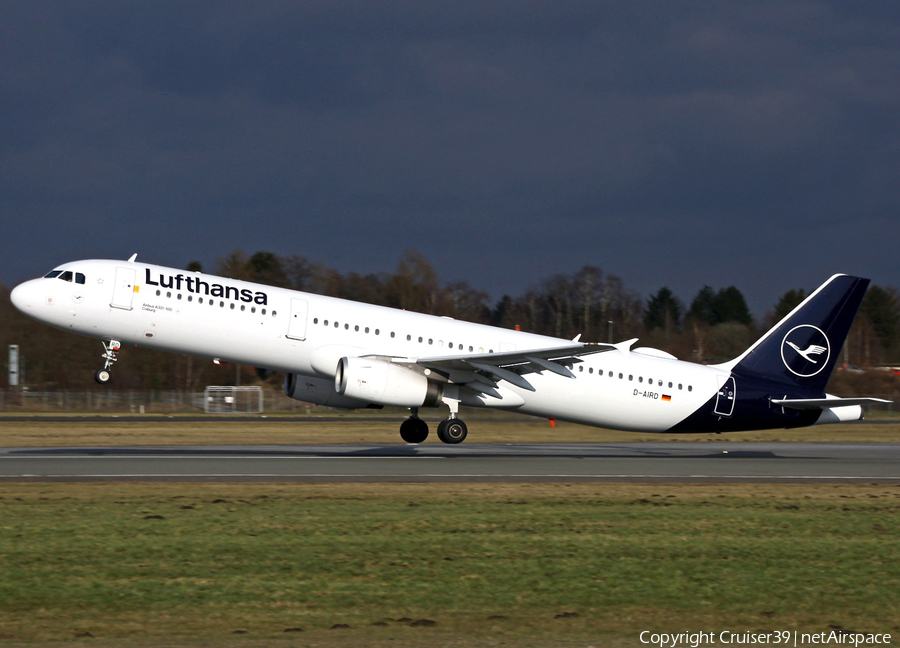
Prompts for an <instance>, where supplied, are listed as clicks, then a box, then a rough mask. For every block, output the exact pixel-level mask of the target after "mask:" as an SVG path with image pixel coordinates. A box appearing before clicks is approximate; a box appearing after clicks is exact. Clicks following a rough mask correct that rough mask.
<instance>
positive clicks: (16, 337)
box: [0, 250, 900, 391]
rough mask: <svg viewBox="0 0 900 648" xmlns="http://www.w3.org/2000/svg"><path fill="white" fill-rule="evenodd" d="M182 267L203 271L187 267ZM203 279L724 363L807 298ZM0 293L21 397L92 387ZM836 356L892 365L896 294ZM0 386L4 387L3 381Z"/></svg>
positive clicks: (258, 263)
mask: <svg viewBox="0 0 900 648" xmlns="http://www.w3.org/2000/svg"><path fill="white" fill-rule="evenodd" d="M186 269H187V270H189V271H196V270H205V269H204V268H202V267H201V265H200V264H199V263H198V262H195V261H192V262H191V263H189V264H188V265H187V267H186ZM211 272H212V273H213V274H216V275H221V276H225V277H230V278H233V279H240V280H244V281H252V282H257V283H263V284H268V285H272V286H278V287H283V288H291V289H295V290H302V291H306V292H311V293H316V294H321V295H328V296H332V297H340V298H343V299H350V300H354V301H361V302H366V303H370V304H378V305H383V306H389V307H393V308H401V309H406V310H410V311H416V312H421V313H428V314H432V315H444V316H448V317H453V318H456V319H461V320H467V321H472V322H478V323H482V324H490V325H493V326H499V327H504V328H518V329H521V330H523V331H529V332H533V333H540V334H543V335H550V336H554V337H560V338H566V339H573V338H575V337H576V336H580V338H579V339H580V340H582V341H599V342H607V341H620V340H624V339H629V338H635V337H637V338H640V342H639V345H640V346H652V347H656V348H659V349H662V350H664V351H668V352H669V353H672V354H673V355H675V356H676V357H679V358H682V359H687V360H694V361H697V362H706V363H711V362H717V361H724V360H727V359H730V358H733V357H735V356H736V355H738V354H739V353H741V352H742V351H743V350H744V349H746V348H747V347H748V346H749V345H750V344H751V343H752V342H753V341H754V340H755V339H756V338H757V337H758V336H759V335H760V334H761V332H763V331H765V330H767V329H768V328H769V327H770V326H771V325H772V324H773V323H775V322H777V321H778V320H779V319H781V318H782V317H783V316H784V315H785V314H787V313H788V312H789V311H790V310H791V309H792V308H793V307H795V306H796V305H797V304H799V303H800V302H801V301H802V300H803V299H804V298H805V297H806V296H807V295H806V293H805V291H804V290H802V289H799V290H798V289H793V290H789V291H787V292H786V293H785V294H784V295H782V296H781V298H780V299H779V300H778V301H777V302H776V303H775V304H774V305H773V307H772V309H771V310H770V311H769V312H768V313H766V315H765V316H764V317H763V319H762V321H759V322H757V321H755V320H754V318H753V317H752V315H751V313H750V310H749V308H748V307H747V303H746V301H745V299H744V296H743V294H742V293H741V291H740V290H739V289H738V288H737V287H735V286H728V287H725V288H721V289H718V290H716V289H714V288H712V287H710V286H704V287H702V288H701V289H700V290H699V291H698V292H697V294H696V295H695V296H694V297H693V299H692V300H691V301H690V302H689V303H687V304H686V303H684V302H682V301H681V300H680V299H679V298H678V297H677V296H676V295H675V294H674V293H673V292H672V291H671V290H670V289H669V288H666V287H662V288H660V289H659V290H658V291H657V292H656V293H655V294H653V295H652V296H650V297H649V299H646V300H644V299H642V298H641V296H640V295H639V294H638V293H636V292H635V291H633V290H631V289H629V288H628V287H627V286H626V285H625V282H624V281H623V280H622V279H621V278H620V277H618V276H617V275H615V274H612V273H609V272H605V271H603V270H601V269H600V268H598V267H596V266H591V265H586V266H584V267H582V268H581V269H579V270H577V271H575V272H573V273H570V274H556V275H553V276H551V277H548V278H546V279H544V280H542V281H540V282H538V283H537V284H536V285H534V286H533V287H531V288H529V289H528V290H526V291H525V292H524V293H522V294H520V295H517V296H512V295H503V296H501V297H500V298H499V299H498V300H496V302H493V303H492V301H491V298H490V296H489V295H488V293H486V292H484V291H483V290H480V289H478V288H475V287H473V286H471V285H469V284H468V283H466V282H451V283H445V282H443V281H441V279H440V277H439V276H438V273H437V272H436V271H435V269H434V267H433V266H432V265H431V264H430V263H429V262H428V260H427V258H426V257H425V256H424V255H422V254H421V253H419V252H416V251H407V252H405V253H404V254H403V255H402V256H401V257H400V259H399V261H398V263H397V266H396V269H395V270H394V271H393V272H383V273H371V274H359V273H356V272H346V273H342V272H340V271H338V270H336V269H334V268H331V267H328V266H327V265H325V264H323V263H321V262H316V261H310V260H309V259H307V258H305V257H302V256H297V255H290V256H282V255H276V254H273V253H271V252H265V251H259V252H256V253H254V254H252V255H251V254H247V253H245V252H243V251H241V250H235V251H233V252H231V253H229V254H228V255H226V256H224V257H222V258H220V259H218V260H217V262H216V263H215V266H214V267H213V268H212V269H211ZM0 290H2V292H3V298H2V299H0V343H2V345H3V347H4V349H5V348H6V346H7V345H9V344H18V345H19V346H20V353H21V356H22V359H23V381H24V384H26V385H28V387H29V388H30V389H32V390H44V389H84V388H87V387H90V386H93V385H94V384H93V381H92V375H93V371H94V370H95V369H97V368H99V367H100V366H101V364H102V361H101V360H100V353H101V352H102V348H101V346H100V344H99V342H96V341H92V340H88V339H86V338H82V337H78V336H75V335H67V334H63V333H60V332H58V331H55V330H54V329H51V328H50V327H47V326H43V325H38V324H35V322H34V321H32V320H29V319H28V318H26V317H25V316H24V315H22V314H20V313H19V312H18V311H16V310H15V308H14V307H13V306H12V304H11V302H10V301H9V290H10V289H9V288H8V287H5V286H2V287H0ZM845 346H846V351H845V352H844V353H843V358H846V359H847V361H848V362H850V363H851V364H856V365H863V366H868V365H876V364H886V363H897V364H900V294H898V292H897V290H896V289H893V288H885V287H881V286H874V285H873V286H871V287H870V288H869V291H868V293H867V294H866V297H865V299H864V301H863V304H862V307H861V309H860V313H859V315H858V317H857V319H856V322H855V323H854V326H853V329H852V330H851V333H850V337H849V340H848V342H847V344H846V345H845ZM123 351H124V352H123V354H122V360H121V361H120V362H119V363H118V364H117V366H116V373H115V378H114V383H113V384H112V387H113V388H122V389H175V390H187V391H195V390H200V389H202V388H203V387H204V386H205V385H211V384H216V385H229V384H234V383H235V382H236V381H240V382H241V383H242V384H250V383H253V382H254V381H255V380H257V379H256V376H255V374H254V370H253V368H251V367H244V368H235V367H234V366H233V365H232V366H230V367H229V366H227V365H226V366H216V365H214V364H213V363H212V362H210V361H207V360H202V359H198V358H192V357H188V356H181V355H177V354H169V353H163V352H158V351H154V350H152V349H144V348H125V349H123ZM5 357H6V354H5V352H4V358H5ZM843 358H842V359H843ZM3 381H4V384H5V381H6V374H4V378H3Z"/></svg>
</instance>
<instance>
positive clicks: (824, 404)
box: [772, 398, 893, 410]
mask: <svg viewBox="0 0 900 648" xmlns="http://www.w3.org/2000/svg"><path fill="white" fill-rule="evenodd" d="M892 402H893V401H889V400H884V399H883V398H773V399H772V404H773V405H780V406H781V407H789V408H791V409H797V410H817V409H818V410H820V409H831V408H832V407H850V406H852V405H874V404H875V403H892Z"/></svg>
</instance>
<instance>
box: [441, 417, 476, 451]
mask: <svg viewBox="0 0 900 648" xmlns="http://www.w3.org/2000/svg"><path fill="white" fill-rule="evenodd" d="M437 433H438V438H439V439H440V440H441V441H443V442H444V443H449V444H451V445H456V444H457V443H462V442H463V441H465V440H466V437H467V436H468V435H469V429H468V428H467V427H466V424H465V423H463V421H462V419H458V418H448V419H444V420H443V421H441V422H440V423H439V424H438V429H437Z"/></svg>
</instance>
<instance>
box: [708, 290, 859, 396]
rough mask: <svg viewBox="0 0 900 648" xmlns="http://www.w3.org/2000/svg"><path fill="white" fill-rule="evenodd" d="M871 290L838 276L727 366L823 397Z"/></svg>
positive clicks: (733, 371)
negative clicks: (863, 300) (843, 347)
mask: <svg viewBox="0 0 900 648" xmlns="http://www.w3.org/2000/svg"><path fill="white" fill-rule="evenodd" d="M868 286H869V280H868V279H862V278H860V277H851V276H848V275H834V276H833V277H831V278H830V279H829V280H828V281H826V282H825V283H824V284H822V285H821V286H820V287H819V288H818V290H816V291H815V292H814V293H812V294H811V295H810V296H809V297H807V298H806V299H805V300H804V301H803V302H802V303H801V304H800V305H799V306H797V308H795V309H794V310H793V311H791V312H790V313H789V314H788V315H787V316H786V317H785V318H784V319H783V320H781V321H780V322H779V323H778V324H776V325H775V326H774V327H773V328H772V329H771V330H770V331H769V332H768V333H766V334H765V335H764V336H762V337H761V338H760V339H759V340H757V342H756V343H755V344H754V345H753V346H751V347H750V348H749V349H747V350H746V351H745V352H744V353H743V354H741V355H740V356H739V357H738V358H736V359H734V360H732V361H731V362H728V363H726V364H724V365H722V367H723V368H725V369H730V370H731V371H732V373H734V374H735V375H738V376H742V375H743V376H753V377H761V378H765V379H767V380H772V381H776V382H783V383H785V384H786V385H790V386H793V387H799V388H801V389H803V390H804V391H807V392H811V393H817V394H823V393H824V392H825V385H826V384H827V383H828V378H829V376H830V375H831V371H832V369H834V364H835V362H837V359H838V356H839V355H840V351H841V347H842V346H843V345H844V340H845V339H846V338H847V333H848V332H849V331H850V325H851V324H852V323H853V318H854V317H855V316H856V312H857V310H859V305H860V303H861V302H862V299H863V295H865V294H866V289H867V288H868Z"/></svg>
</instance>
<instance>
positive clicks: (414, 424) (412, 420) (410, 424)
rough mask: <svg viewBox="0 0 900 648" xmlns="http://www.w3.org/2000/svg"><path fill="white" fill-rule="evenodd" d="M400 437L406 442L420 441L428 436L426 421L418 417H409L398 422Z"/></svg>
mask: <svg viewBox="0 0 900 648" xmlns="http://www.w3.org/2000/svg"><path fill="white" fill-rule="evenodd" d="M400 437H401V438H402V439H403V440H404V441H406V442H407V443H422V442H423V441H424V440H425V439H427V438H428V423H426V422H425V421H423V420H422V419H420V418H418V417H409V418H408V419H406V420H405V421H403V423H401V424H400Z"/></svg>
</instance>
